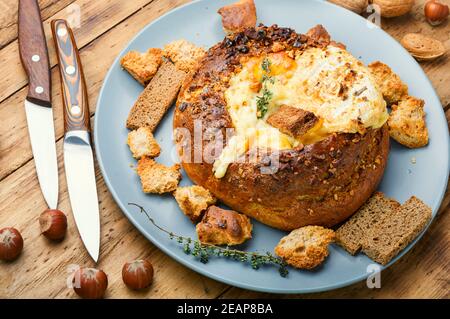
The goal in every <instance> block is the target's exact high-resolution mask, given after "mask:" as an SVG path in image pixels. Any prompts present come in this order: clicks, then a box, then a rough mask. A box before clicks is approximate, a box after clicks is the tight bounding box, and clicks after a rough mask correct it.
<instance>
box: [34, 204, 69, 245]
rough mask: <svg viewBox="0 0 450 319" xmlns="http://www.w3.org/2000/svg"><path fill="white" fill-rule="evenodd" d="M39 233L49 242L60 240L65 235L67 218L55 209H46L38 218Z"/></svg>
mask: <svg viewBox="0 0 450 319" xmlns="http://www.w3.org/2000/svg"><path fill="white" fill-rule="evenodd" d="M39 224H40V226H41V233H42V234H43V235H44V236H45V237H47V238H48V239H51V240H56V241H58V240H62V239H63V238H64V237H65V235H66V230H67V217H66V215H64V213H63V212H62V211H60V210H57V209H47V210H46V211H44V212H43V213H42V214H41V216H39Z"/></svg>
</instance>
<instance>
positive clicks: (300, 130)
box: [267, 105, 319, 139]
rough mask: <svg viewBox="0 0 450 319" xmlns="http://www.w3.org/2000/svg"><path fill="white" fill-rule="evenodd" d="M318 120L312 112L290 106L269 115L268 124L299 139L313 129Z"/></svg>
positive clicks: (283, 106) (281, 107)
mask: <svg viewBox="0 0 450 319" xmlns="http://www.w3.org/2000/svg"><path fill="white" fill-rule="evenodd" d="M318 120H319V119H318V118H317V117H316V116H315V115H314V113H312V112H308V111H305V110H302V109H299V108H296V107H292V106H289V105H281V106H280V108H279V109H278V110H277V111H275V112H274V113H272V114H271V115H269V117H268V118H267V123H269V124H270V125H272V126H273V127H276V128H277V129H279V130H280V131H281V132H282V133H284V134H287V135H289V136H292V137H294V138H296V139H299V138H301V137H302V136H303V135H304V134H306V133H307V132H308V131H309V130H310V129H312V128H313V127H314V126H315V125H316V124H317V122H318Z"/></svg>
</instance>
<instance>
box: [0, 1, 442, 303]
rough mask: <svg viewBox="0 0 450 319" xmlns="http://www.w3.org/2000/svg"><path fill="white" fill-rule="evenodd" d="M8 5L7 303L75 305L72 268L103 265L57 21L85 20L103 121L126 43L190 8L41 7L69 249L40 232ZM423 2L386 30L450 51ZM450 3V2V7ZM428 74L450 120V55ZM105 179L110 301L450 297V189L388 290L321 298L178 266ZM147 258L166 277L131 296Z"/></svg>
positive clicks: (0, 194)
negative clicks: (127, 275)
mask: <svg viewBox="0 0 450 319" xmlns="http://www.w3.org/2000/svg"><path fill="white" fill-rule="evenodd" d="M4 2H6V1H2V3H0V66H1V69H0V70H1V76H0V119H1V125H0V228H1V227H6V226H13V227H16V228H17V229H19V230H20V231H21V233H22V235H23V237H24V241H25V248H24V251H23V255H22V256H21V257H20V258H19V259H18V260H17V261H15V262H13V263H1V262H0V297H8V298H24V297H29V298H43V297H50V298H55V297H56V298H67V297H68V298H72V297H75V294H74V292H73V291H72V290H71V289H68V288H67V287H66V278H67V269H68V267H69V265H71V264H78V265H84V266H94V265H93V262H92V261H91V260H90V258H89V256H88V255H87V253H86V251H85V249H84V247H83V244H82V243H81V241H80V239H79V237H78V233H77V230H76V227H75V223H74V220H73V217H72V213H71V208H70V205H69V200H68V195H67V186H66V181H65V175H64V170H63V169H62V165H63V164H62V163H63V158H62V137H63V120H62V111H61V110H62V106H61V97H60V83H59V77H58V76H57V68H56V67H55V63H56V58H55V53H54V48H53V43H52V40H51V35H50V28H49V24H50V21H51V20H52V19H55V18H66V19H67V18H71V17H74V14H76V13H77V12H80V13H81V16H80V21H79V22H80V28H78V29H75V37H76V40H77V43H78V46H79V48H80V52H81V59H82V61H83V64H84V70H85V74H86V80H87V84H88V91H89V98H90V106H91V116H92V118H93V117H94V114H95V106H96V100H97V97H98V92H99V90H100V87H101V85H102V82H103V78H104V77H105V74H106V72H107V70H108V68H109V67H110V66H111V63H112V62H113V60H114V59H115V58H116V56H117V55H118V53H119V52H120V51H121V50H122V48H123V47H124V46H125V45H126V43H127V42H128V41H129V40H130V39H131V38H132V37H133V36H134V35H135V34H136V33H137V32H138V31H139V30H140V29H141V28H143V27H144V26H145V25H147V24H148V23H150V22H151V21H152V20H154V19H156V18H157V17H159V16H161V15H162V14H163V13H165V12H166V11H169V10H171V9H173V8H175V7H177V6H179V5H181V4H183V3H185V2H187V1H186V0H133V1H123V0H97V1H92V0H40V1H39V2H40V6H41V10H42V16H43V19H44V20H45V22H44V25H45V31H46V35H47V40H48V46H49V50H50V59H51V65H52V66H53V69H52V77H53V103H54V116H55V126H56V139H57V151H58V160H59V163H60V167H59V174H60V180H59V182H60V193H59V208H60V209H61V210H63V211H64V212H66V213H67V215H68V219H69V229H68V236H67V238H66V239H65V240H64V241H63V242H62V243H59V244H54V243H50V242H48V241H47V240H46V239H45V238H44V237H43V236H41V235H40V231H39V224H38V216H39V214H40V213H41V212H42V211H43V210H44V209H46V204H45V202H44V199H43V197H42V195H41V191H40V189H39V185H38V181H37V178H36V174H35V168H34V161H33V156H32V153H31V149H30V144H29V140H28V131H27V125H26V119H25V113H24V107H23V101H24V99H25V95H26V91H27V79H26V77H25V74H24V71H23V70H22V66H21V64H20V60H19V53H18V45H17V3H18V0H8V1H7V2H8V4H4ZM416 2H417V5H416V6H415V8H414V10H413V12H412V13H411V14H409V15H407V16H404V17H400V18H395V19H392V20H389V21H387V20H383V21H382V27H383V28H384V29H385V30H386V31H388V32H389V33H390V34H391V35H392V36H394V37H395V38H397V39H398V38H400V37H402V36H403V35H404V34H405V33H407V32H422V33H423V34H427V35H432V36H433V37H435V38H438V39H440V40H442V41H444V42H446V46H447V48H449V47H450V24H449V23H448V22H447V23H445V24H444V25H441V26H439V27H435V28H432V27H431V26H430V25H428V24H427V23H426V22H425V20H424V17H423V14H422V12H423V11H422V10H423V2H424V1H416ZM446 2H447V3H449V0H446ZM75 20H76V19H75ZM75 22H76V21H75ZM422 67H423V68H424V70H425V72H426V73H427V75H428V76H429V78H430V79H431V81H432V82H433V84H434V87H435V88H436V90H437V92H438V94H439V96H440V98H441V101H442V105H443V106H444V109H445V110H446V116H447V119H448V120H449V121H450V57H449V55H447V57H446V58H443V59H440V60H439V61H434V62H431V63H423V64H422ZM125 107H126V106H125ZM432 138H439V137H438V136H433V137H432ZM442 170H443V171H444V170H445V168H444V167H443V168H442ZM97 181H98V182H97V187H98V195H99V201H100V212H101V221H102V235H101V237H102V238H101V241H102V247H101V261H100V264H99V265H98V267H100V268H102V269H104V270H105V272H106V273H107V274H108V276H109V287H108V292H107V297H109V298H141V297H142V298H234V297H248V298H272V297H301V298H315V297H326V298H337V297H362V298H390V297H403V298H415V297H418V298H426V297H432V298H443V297H447V298H448V297H449V294H448V292H449V275H448V265H449V256H450V253H449V250H450V247H449V228H450V218H449V217H450V216H449V214H448V213H449V210H450V207H449V203H450V192H447V193H446V197H445V200H444V202H443V204H442V207H441V209H440V211H439V216H438V217H437V218H436V220H435V221H434V223H433V224H432V226H431V227H430V229H429V230H428V232H427V233H426V234H425V236H424V237H423V239H422V240H421V241H420V242H419V243H418V244H417V245H416V246H415V247H414V248H413V249H412V250H411V251H410V252H409V253H408V254H407V255H406V256H405V257H403V258H402V259H401V260H400V261H399V262H397V263H396V264H395V265H394V266H392V267H390V268H389V269H387V270H386V271H384V272H383V273H382V278H381V280H382V288H381V289H375V290H371V289H368V288H367V287H366V285H365V283H364V282H362V283H358V284H355V285H353V286H350V287H347V288H342V289H339V290H335V291H331V292H326V293H320V294H310V295H299V296H277V295H269V294H261V293H256V292H251V291H245V290H242V289H238V288H234V287H230V286H228V285H225V284H222V283H219V282H217V281H214V280H211V279H208V278H206V277H203V276H201V275H199V274H197V273H195V272H193V271H191V270H189V269H188V268H185V267H184V266H182V265H180V264H179V263H177V262H175V261H174V260H172V259H171V258H170V257H168V256H166V255H165V254H164V253H162V252H161V251H160V250H159V249H157V248H156V247H155V246H154V245H153V244H151V243H150V242H149V241H148V240H146V239H145V238H144V237H143V236H142V235H141V234H140V233H139V232H138V231H137V230H136V229H135V228H134V227H133V226H132V225H131V223H130V222H129V221H128V220H127V219H126V218H125V216H124V215H123V214H122V212H121V211H120V209H119V208H118V207H117V205H116V204H115V202H114V200H113V198H112V197H111V194H110V193H109V191H108V190H107V188H106V186H105V183H104V181H103V179H102V176H101V174H100V172H99V170H98V168H97ZM138 258H148V259H149V260H151V261H152V263H153V265H154V267H155V273H156V274H155V282H154V284H153V286H152V287H151V289H150V290H148V291H146V292H141V293H138V292H132V291H130V290H128V289H127V288H126V287H125V286H124V284H123V283H122V279H121V268H122V265H123V263H125V262H126V261H128V260H133V259H138Z"/></svg>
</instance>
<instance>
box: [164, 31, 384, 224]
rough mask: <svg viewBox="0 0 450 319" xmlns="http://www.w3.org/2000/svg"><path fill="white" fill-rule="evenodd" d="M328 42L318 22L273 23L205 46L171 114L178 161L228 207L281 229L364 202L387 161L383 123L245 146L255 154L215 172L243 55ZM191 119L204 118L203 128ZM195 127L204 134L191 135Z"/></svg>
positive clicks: (330, 219) (329, 218)
mask: <svg viewBox="0 0 450 319" xmlns="http://www.w3.org/2000/svg"><path fill="white" fill-rule="evenodd" d="M328 45H336V46H342V45H341V44H337V43H334V42H333V41H331V40H330V37H329V35H328V33H327V32H326V31H325V30H324V29H323V28H321V27H316V28H313V29H312V30H310V31H309V32H308V33H307V34H306V35H302V34H297V33H295V32H294V31H293V30H292V29H289V28H279V27H278V26H276V25H274V26H271V27H265V26H259V27H258V28H255V29H253V28H251V29H247V30H246V31H244V32H241V33H238V34H235V35H233V36H229V37H227V38H225V39H224V41H222V42H221V43H218V44H217V45H215V46H213V47H212V48H211V49H210V50H209V51H208V52H207V54H206V56H205V57H204V58H203V59H202V60H201V61H199V64H198V68H197V69H196V70H195V71H193V72H191V73H190V74H189V76H188V77H187V79H186V81H185V82H184V84H183V87H182V89H181V91H180V94H179V96H178V100H177V103H176V110H175V115H174V122H173V126H174V130H175V131H174V135H175V141H176V144H177V149H178V153H179V155H180V158H181V161H182V165H183V168H184V169H185V171H186V173H187V175H188V176H189V177H190V178H191V180H192V181H193V182H194V183H196V184H198V185H201V186H203V187H205V188H207V189H209V190H210V191H211V192H212V193H213V194H214V195H215V196H216V197H217V198H218V199H219V200H220V201H222V202H223V203H225V204H227V205H228V206H230V207H231V208H232V209H234V210H236V211H238V212H241V213H244V214H246V215H248V216H250V217H253V218H255V219H257V220H259V221H260V222H262V223H264V224H267V225H269V226H272V227H275V228H278V229H282V230H292V229H296V228H299V227H302V226H305V225H322V226H326V227H331V226H334V225H336V224H338V223H340V222H342V221H344V220H345V219H347V218H348V217H349V216H351V215H352V214H353V213H354V212H355V211H356V210H357V209H358V208H359V207H360V206H361V205H362V204H364V202H365V201H366V200H367V199H368V198H369V197H370V195H371V194H372V193H373V192H374V191H375V190H376V188H377V186H378V184H379V182H380V180H381V178H382V176H383V173H384V170H385V167H386V162H387V157H388V153H389V133H388V129H387V127H386V125H385V126H383V127H381V128H380V129H368V130H367V131H366V132H365V133H364V134H359V133H355V134H352V133H334V134H332V135H330V136H328V137H327V138H325V139H323V140H321V141H319V142H316V143H313V144H309V145H306V146H305V147H300V148H293V149H288V150H280V151H275V150H274V151H273V152H271V151H270V150H269V151H268V152H262V154H245V156H246V158H249V157H252V158H253V160H252V161H248V160H243V161H237V162H235V163H232V164H230V165H229V167H228V169H227V171H226V174H225V176H223V177H222V178H216V177H215V176H214V172H213V163H214V159H215V158H217V157H218V156H219V155H220V154H214V149H222V148H223V147H224V146H225V143H226V142H225V139H217V134H216V133H217V132H220V133H221V136H227V128H233V124H232V121H231V118H230V115H229V114H228V111H227V107H226V102H225V98H224V92H225V90H226V88H227V87H228V81H229V79H230V77H231V76H232V75H233V74H235V73H236V72H238V71H239V69H240V68H241V66H242V65H241V63H242V61H245V60H246V59H247V58H248V57H251V56H260V55H262V54H268V53H272V52H278V51H279V50H280V47H281V48H283V50H286V51H288V50H304V49H306V48H308V47H310V46H315V47H326V46H328ZM275 50H276V51H275ZM195 123H201V124H202V125H201V126H200V129H199V128H198V125H196V124H195ZM198 130H200V131H201V134H202V136H201V138H200V141H201V142H199V139H198V138H195V136H196V134H197V135H198V133H199V132H198ZM188 135H189V138H186V136H188ZM211 146H214V147H211ZM208 150H211V151H208ZM274 155H276V157H274ZM275 158H276V164H277V165H274V163H273V162H274V159H275ZM269 172H270V173H269Z"/></svg>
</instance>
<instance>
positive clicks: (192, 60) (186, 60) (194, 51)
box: [163, 40, 205, 73]
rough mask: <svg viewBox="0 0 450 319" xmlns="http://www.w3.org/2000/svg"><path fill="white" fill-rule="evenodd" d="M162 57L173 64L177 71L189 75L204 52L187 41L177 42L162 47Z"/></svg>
mask: <svg viewBox="0 0 450 319" xmlns="http://www.w3.org/2000/svg"><path fill="white" fill-rule="evenodd" d="M163 55H164V56H165V57H166V58H169V59H170V60H171V61H172V62H173V63H175V66H176V67H177V68H178V69H179V70H181V71H184V72H186V73H189V72H190V71H192V70H194V69H195V67H196V65H197V61H198V60H199V59H201V58H202V57H203V56H204V55H205V50H204V49H203V48H200V47H197V46H196V45H194V44H193V43H191V42H189V41H186V40H177V41H173V42H170V43H169V44H167V45H165V46H164V50H163Z"/></svg>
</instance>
